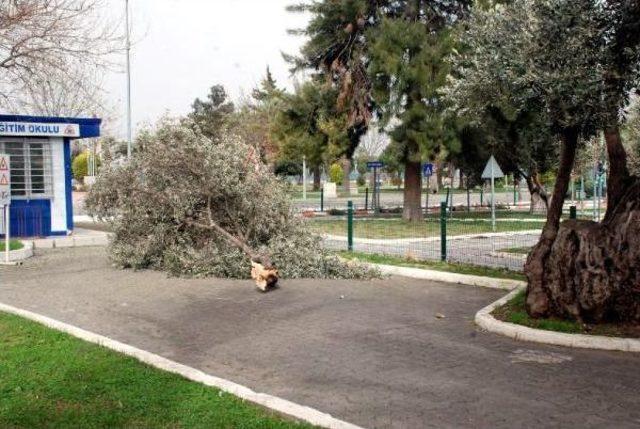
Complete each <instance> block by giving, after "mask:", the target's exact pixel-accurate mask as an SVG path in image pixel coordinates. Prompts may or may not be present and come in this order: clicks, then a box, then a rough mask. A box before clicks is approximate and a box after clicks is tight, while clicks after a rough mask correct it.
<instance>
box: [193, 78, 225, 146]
mask: <svg viewBox="0 0 640 429" xmlns="http://www.w3.org/2000/svg"><path fill="white" fill-rule="evenodd" d="M233 111H234V105H233V103H232V102H231V101H229V99H228V95H227V91H226V90H225V89H224V87H223V86H222V85H214V86H212V87H211V89H210V90H209V94H208V95H207V98H206V100H201V99H199V98H196V100H195V101H194V102H193V105H192V111H191V113H190V114H189V117H190V118H191V119H192V120H193V122H194V123H195V124H196V125H197V126H199V127H200V129H201V131H202V132H203V133H204V135H206V136H207V137H209V138H212V139H216V138H218V137H219V136H220V134H221V132H222V129H223V128H224V127H225V126H226V125H227V124H228V121H229V119H230V115H231V114H232V113H233Z"/></svg>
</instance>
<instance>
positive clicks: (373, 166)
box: [367, 161, 384, 215]
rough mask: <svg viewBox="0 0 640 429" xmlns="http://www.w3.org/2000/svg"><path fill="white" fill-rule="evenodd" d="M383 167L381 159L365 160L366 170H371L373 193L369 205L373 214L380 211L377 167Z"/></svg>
mask: <svg viewBox="0 0 640 429" xmlns="http://www.w3.org/2000/svg"><path fill="white" fill-rule="evenodd" d="M382 167H384V163H383V162H382V161H372V162H367V170H373V195H372V196H371V205H372V206H373V211H374V214H376V215H377V214H379V213H380V186H379V185H378V169H379V168H382Z"/></svg>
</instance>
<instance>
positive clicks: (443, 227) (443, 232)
mask: <svg viewBox="0 0 640 429" xmlns="http://www.w3.org/2000/svg"><path fill="white" fill-rule="evenodd" d="M440 260H441V261H442V262H447V202H446V201H443V202H441V203H440Z"/></svg>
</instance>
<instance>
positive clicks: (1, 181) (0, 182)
mask: <svg viewBox="0 0 640 429" xmlns="http://www.w3.org/2000/svg"><path fill="white" fill-rule="evenodd" d="M8 185H9V180H7V176H6V175H4V174H3V175H2V176H1V177H0V186H8Z"/></svg>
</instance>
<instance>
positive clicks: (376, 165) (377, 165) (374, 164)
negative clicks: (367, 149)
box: [367, 161, 384, 170]
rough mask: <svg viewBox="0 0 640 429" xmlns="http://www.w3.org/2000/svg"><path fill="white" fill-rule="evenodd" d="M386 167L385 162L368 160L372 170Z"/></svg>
mask: <svg viewBox="0 0 640 429" xmlns="http://www.w3.org/2000/svg"><path fill="white" fill-rule="evenodd" d="M382 167H384V162H382V161H373V162H367V168H368V169H369V170H371V169H372V168H382Z"/></svg>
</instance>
